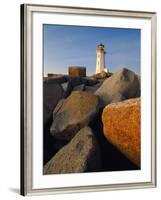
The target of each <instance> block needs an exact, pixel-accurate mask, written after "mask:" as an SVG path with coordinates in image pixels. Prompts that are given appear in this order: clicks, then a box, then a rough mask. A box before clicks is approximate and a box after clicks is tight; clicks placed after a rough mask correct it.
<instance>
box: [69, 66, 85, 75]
mask: <svg viewBox="0 0 161 200" xmlns="http://www.w3.org/2000/svg"><path fill="white" fill-rule="evenodd" d="M68 73H69V75H70V76H77V77H85V76H86V68H85V67H77V66H72V67H69V68H68Z"/></svg>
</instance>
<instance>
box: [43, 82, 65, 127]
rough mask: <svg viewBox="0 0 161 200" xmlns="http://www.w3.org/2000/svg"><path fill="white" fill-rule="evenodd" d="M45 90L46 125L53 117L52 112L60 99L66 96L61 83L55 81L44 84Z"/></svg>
mask: <svg viewBox="0 0 161 200" xmlns="http://www.w3.org/2000/svg"><path fill="white" fill-rule="evenodd" d="M43 88H44V92H43V104H44V106H43V108H44V114H43V116H44V125H45V124H46V123H47V121H48V120H49V119H50V118H51V117H52V112H53V110H54V108H55V106H56V105H57V103H58V101H59V100H60V99H62V98H63V97H64V91H63V88H62V87H61V85H59V84H57V83H55V84H51V83H47V82H44V84H43Z"/></svg>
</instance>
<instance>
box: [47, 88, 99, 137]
mask: <svg viewBox="0 0 161 200" xmlns="http://www.w3.org/2000/svg"><path fill="white" fill-rule="evenodd" d="M98 110H99V99H98V97H97V96H96V95H94V94H92V93H89V92H83V91H74V92H72V93H71V95H70V96H69V97H68V98H67V99H65V100H64V102H63V105H62V106H61V108H60V109H59V111H58V112H57V113H56V115H55V114H54V116H53V123H52V126H51V128H50V132H51V134H52V135H53V136H55V137H56V138H58V139H64V140H71V139H72V138H73V137H74V135H75V134H76V133H77V132H78V131H79V130H80V129H81V128H82V127H84V126H86V125H88V123H89V122H90V121H91V120H92V118H93V117H94V116H95V115H96V114H97V112H98ZM54 113H55V111H54Z"/></svg>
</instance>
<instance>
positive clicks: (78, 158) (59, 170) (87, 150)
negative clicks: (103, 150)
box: [44, 127, 101, 174]
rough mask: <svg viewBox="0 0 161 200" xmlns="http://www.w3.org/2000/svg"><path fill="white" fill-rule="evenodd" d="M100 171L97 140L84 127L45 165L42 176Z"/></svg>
mask: <svg viewBox="0 0 161 200" xmlns="http://www.w3.org/2000/svg"><path fill="white" fill-rule="evenodd" d="M100 169H101V158H100V149H99V146H98V143H97V140H96V138H95V136H94V134H93V133H92V130H91V129H90V128H89V127H84V128H82V129H81V130H80V131H79V132H78V133H77V134H76V136H75V137H74V138H73V139H72V140H71V141H70V142H69V143H68V144H67V145H66V146H64V147H63V148H62V149H61V150H59V151H58V153H57V154H56V155H55V156H54V157H53V158H52V159H51V160H50V161H49V162H48V163H47V164H46V165H45V167H44V174H63V173H81V172H96V171H100Z"/></svg>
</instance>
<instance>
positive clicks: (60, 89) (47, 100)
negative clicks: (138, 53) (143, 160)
mask: <svg viewBox="0 0 161 200" xmlns="http://www.w3.org/2000/svg"><path fill="white" fill-rule="evenodd" d="M43 90H44V93H43V94H44V96H43V113H44V116H43V122H44V126H43V127H44V129H43V132H44V151H43V152H44V154H43V158H44V159H43V163H44V174H57V173H58V174H59V173H81V172H100V171H120V170H134V169H135V170H136V169H140V98H139V97H140V77H139V76H138V75H137V74H135V73H134V72H132V71H130V70H128V69H126V68H123V69H120V70H118V71H117V72H116V73H114V74H109V73H106V72H104V71H103V72H101V73H99V74H95V75H93V76H90V77H76V76H69V75H51V76H50V77H47V78H44V81H43ZM127 99H128V100H127Z"/></svg>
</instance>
